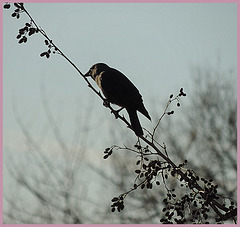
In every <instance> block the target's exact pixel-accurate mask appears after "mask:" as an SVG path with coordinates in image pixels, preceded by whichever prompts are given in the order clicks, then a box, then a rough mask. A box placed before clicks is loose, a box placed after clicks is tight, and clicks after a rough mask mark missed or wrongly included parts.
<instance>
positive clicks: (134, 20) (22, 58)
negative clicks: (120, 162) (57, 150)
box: [3, 3, 237, 147]
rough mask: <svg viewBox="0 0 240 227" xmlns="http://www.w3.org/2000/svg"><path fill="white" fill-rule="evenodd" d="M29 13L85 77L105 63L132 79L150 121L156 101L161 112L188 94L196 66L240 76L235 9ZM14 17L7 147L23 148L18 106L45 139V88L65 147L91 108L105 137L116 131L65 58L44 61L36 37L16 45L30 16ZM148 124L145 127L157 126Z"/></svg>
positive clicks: (84, 8) (58, 8)
mask: <svg viewBox="0 0 240 227" xmlns="http://www.w3.org/2000/svg"><path fill="white" fill-rule="evenodd" d="M25 7H26V8H27V10H28V11H29V12H30V14H31V15H32V16H33V18H34V19H35V20H36V22H37V23H38V25H40V26H41V27H42V28H43V29H44V30H45V31H46V33H47V34H48V35H49V37H50V38H51V39H53V41H54V43H55V44H56V45H57V46H58V47H59V48H60V49H61V50H62V51H63V52H64V53H65V54H66V55H67V56H68V57H69V58H70V59H71V60H72V61H73V62H74V63H75V64H76V65H77V66H78V67H79V68H80V70H81V71H82V72H83V73H85V72H86V71H87V70H88V68H89V67H90V66H91V65H92V64H94V63H96V62H105V63H107V64H109V65H110V66H112V67H115V68H117V69H118V70H120V71H122V72H123V73H124V74H125V75H126V76H128V77H129V78H130V80H132V81H133V82H134V84H135V85H136V87H138V89H139V90H140V93H141V94H142V96H143V99H144V103H145V106H146V108H147V109H148V110H149V112H150V115H151V103H150V102H151V98H153V97H154V98H155V99H157V100H159V111H161V110H162V103H164V102H166V101H167V98H168V96H169V94H171V93H174V92H175V93H177V92H178V89H179V88H180V87H184V88H185V90H186V89H187V90H186V92H187V93H188V94H189V92H190V90H191V83H190V78H191V75H190V73H191V71H190V68H191V67H192V66H195V65H200V66H206V65H210V66H213V67H215V66H217V65H218V64H219V62H220V64H221V67H222V68H223V69H233V70H234V71H235V74H236V66H237V4H234V3H231V4H230V3H228V4H227V3H226V4H225V3H224V4H220V3H217V4H210V3H200V4H197V3H193V4H187V3H186V4H183V3H179V4H171V3H169V4H167V3H163V4H160V3H159V4H157V3H155V4H142V3H141V4H130V3H127V4H123V3H120V4H116V3H114V4H102V3H101V4H83V3H80V4H55V3H53V4H38V3H30V4H25ZM11 10H12V9H10V11H7V10H4V14H3V38H4V45H3V47H4V53H3V57H4V62H3V64H4V96H3V97H4V106H3V113H4V136H5V137H4V144H5V145H6V144H9V143H12V141H15V142H16V146H17V147H19V144H20V145H21V139H19V141H18V142H17V139H14V140H13V138H20V134H21V132H20V131H19V127H18V126H17V124H16V121H15V119H14V114H13V108H12V101H13V99H14V100H15V102H16V103H17V106H18V111H19V116H20V118H21V119H22V120H23V122H25V123H26V126H27V127H29V130H30V131H31V133H33V134H34V133H36V134H37V135H38V136H40V134H41V133H44V132H41V133H40V132H37V131H39V127H42V126H43V125H44V124H47V123H46V117H45V114H44V112H43V107H42V101H41V96H42V95H41V92H40V90H41V89H40V87H41V84H45V88H46V90H47V97H48V101H49V105H50V108H51V110H52V112H53V115H54V116H56V118H59V119H60V120H59V121H58V123H59V127H61V130H63V137H64V138H65V139H66V141H68V140H70V138H72V135H73V134H74V130H75V129H76V127H75V122H76V117H78V116H80V115H79V113H80V112H81V111H82V110H83V109H84V108H86V107H87V106H88V104H87V103H89V102H90V103H92V102H94V111H93V112H94V113H93V114H94V117H95V118H96V122H97V118H98V117H99V118H100V119H101V120H100V122H99V124H100V125H99V127H98V129H99V130H100V131H101V132H102V133H104V130H102V126H103V125H104V126H106V127H109V125H108V124H106V123H105V121H109V120H110V121H114V118H113V117H112V116H111V115H110V113H109V112H108V110H106V109H104V108H102V104H101V100H99V99H97V98H96V97H95V95H94V94H93V93H92V92H91V91H90V90H89V89H88V87H87V86H86V84H85V82H84V81H83V80H82V78H81V77H79V76H78V74H77V72H76V71H75V70H74V69H73V67H72V66H70V65H69V64H68V62H67V61H65V60H64V59H63V58H61V57H60V56H58V55H52V56H51V58H50V59H45V58H40V57H39V54H40V53H41V52H42V51H45V50H46V46H45V45H44V42H43V38H42V37H41V36H40V35H33V36H32V37H31V38H30V39H29V42H28V43H27V44H25V45H19V44H18V43H17V40H16V38H15V37H16V35H17V33H18V29H19V28H20V27H22V26H23V25H24V24H25V22H27V21H26V19H25V18H26V17H25V16H24V15H22V17H21V19H19V20H18V21H17V20H16V19H15V18H12V17H11V16H10V14H11ZM189 95H191V93H190V94H189ZM141 119H142V120H141V121H143V125H144V124H148V125H149V124H150V123H149V122H148V121H147V120H145V119H144V118H142V117H141ZM143 119H144V120H143ZM96 122H95V123H96ZM93 124H94V120H93ZM112 124H114V125H117V124H122V123H121V122H119V121H115V122H114V123H112ZM150 127H151V126H150ZM100 128H101V129H100ZM103 128H104V127H103ZM98 129H97V130H98ZM43 131H44V130H43ZM128 131H129V130H128ZM96 134H98V132H96ZM68 137H69V138H68Z"/></svg>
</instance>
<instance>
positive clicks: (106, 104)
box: [103, 99, 110, 107]
mask: <svg viewBox="0 0 240 227" xmlns="http://www.w3.org/2000/svg"><path fill="white" fill-rule="evenodd" d="M103 105H104V106H106V107H110V102H109V101H108V100H107V99H104V100H103Z"/></svg>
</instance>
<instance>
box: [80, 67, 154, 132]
mask: <svg viewBox="0 0 240 227" xmlns="http://www.w3.org/2000/svg"><path fill="white" fill-rule="evenodd" d="M84 76H85V77H87V76H91V77H92V79H93V80H95V82H96V83H97V85H98V86H99V87H100V89H101V90H102V92H103V94H104V96H105V97H106V99H107V101H108V102H110V103H113V104H117V105H118V106H121V107H123V108H126V110H127V112H128V115H129V118H130V122H131V126H132V129H133V131H134V132H135V134H136V135H137V136H142V135H143V130H142V127H141V124H140V122H139V119H138V116H137V111H139V112H140V113H142V114H143V115H144V116H145V117H147V118H148V119H149V120H151V117H150V116H149V114H148V112H147V110H146V108H145V107H144V105H143V99H142V96H141V95H140V93H139V91H138V89H137V88H136V87H135V86H134V84H133V83H132V82H131V81H130V80H129V79H128V78H127V77H126V76H125V75H124V74H123V73H121V72H119V71H118V70H116V69H114V68H111V67H109V66H108V65H107V64H105V63H97V64H95V65H93V66H92V67H91V68H90V69H89V71H88V72H87V73H86V74H85V75H84Z"/></svg>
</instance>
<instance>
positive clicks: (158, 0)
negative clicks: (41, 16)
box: [0, 0, 240, 227]
mask: <svg viewBox="0 0 240 227" xmlns="http://www.w3.org/2000/svg"><path fill="white" fill-rule="evenodd" d="M4 2H5V1H1V3H2V4H3V3H4ZM6 2H17V1H6ZM24 2H25V3H50V2H51V3H66V2H67V3H237V13H238V16H237V25H238V31H237V36H238V39H237V41H238V46H237V53H238V54H237V63H238V64H237V69H238V74H237V75H238V80H237V86H238V89H237V97H238V100H237V105H238V108H237V117H238V118H239V117H240V76H239V66H240V46H239V37H240V29H239V26H240V0H195V1H194V0H169V1H168V0H149V1H147V0H130V1H126V0H89V1H87V0H71V1H66V0H58V1H54V0H52V1H47V0H38V1H37V0H26V1H24ZM2 4H1V10H0V12H1V18H0V31H3V21H2V20H3V16H2V15H3V7H2ZM1 33H2V32H1ZM0 42H1V45H0V52H1V55H0V57H1V61H0V68H1V69H2V68H3V36H2V34H1V36H0ZM0 91H1V93H0V97H1V99H0V110H1V112H0V116H1V118H0V128H1V129H0V135H1V136H0V145H1V148H2V147H3V71H2V70H1V74H0ZM237 128H238V134H237V135H238V137H237V145H238V146H237V147H238V163H240V155H239V144H240V131H239V128H240V120H239V119H238V121H237ZM0 162H1V170H2V168H3V156H2V155H1V156H0ZM0 172H1V174H0V178H1V188H0V193H1V201H0V202H1V204H3V196H2V194H3V187H2V184H3V171H0ZM237 173H238V177H237V180H238V186H239V182H240V168H239V166H238V171H237ZM239 192H240V189H239V187H238V195H239ZM239 203H240V199H239V196H238V208H239ZM2 213H3V207H2V205H1V206H0V226H15V225H14V224H2V223H3V215H2ZM239 216H240V210H239V209H238V223H239V221H240V218H239ZM62 225H63V224H56V225H55V226H62ZM20 226H27V225H25V224H21V225H20ZM34 226H41V225H40V224H37V225H34ZM47 226H52V225H47ZM68 226H70V227H73V226H74V227H75V226H76V225H68ZM85 226H88V225H85ZM98 226H100V227H101V226H106V224H98ZM107 226H109V224H108V225H107ZM114 226H121V224H116V225H114ZM126 226H132V227H134V226H138V225H137V224H129V225H126ZM144 226H152V225H150V224H148V225H147V224H146V225H145V224H144ZM172 226H183V225H172ZM194 226H197V225H194ZM201 226H202V225H201ZM207 226H212V225H207ZM227 226H232V225H227ZM234 226H236V225H234Z"/></svg>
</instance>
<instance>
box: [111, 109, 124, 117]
mask: <svg viewBox="0 0 240 227" xmlns="http://www.w3.org/2000/svg"><path fill="white" fill-rule="evenodd" d="M124 108H125V107H121V108H120V109H119V110H112V111H111V113H113V114H114V115H115V118H116V119H117V118H118V115H119V112H120V111H121V110H123V109H124Z"/></svg>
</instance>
